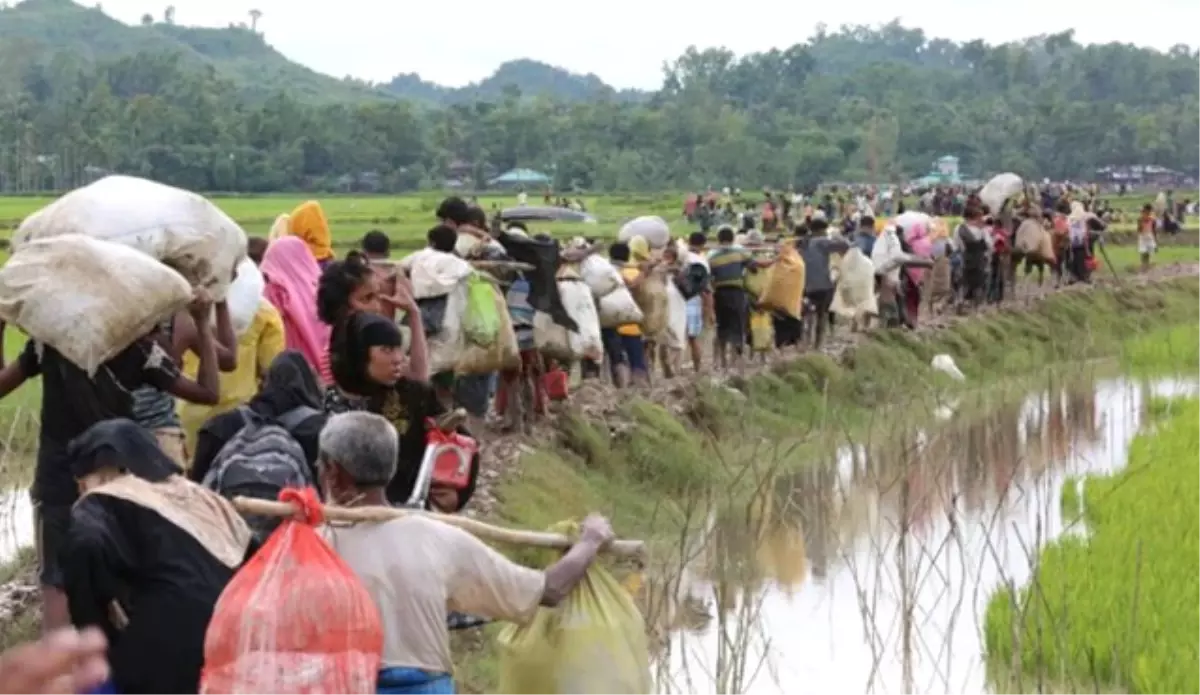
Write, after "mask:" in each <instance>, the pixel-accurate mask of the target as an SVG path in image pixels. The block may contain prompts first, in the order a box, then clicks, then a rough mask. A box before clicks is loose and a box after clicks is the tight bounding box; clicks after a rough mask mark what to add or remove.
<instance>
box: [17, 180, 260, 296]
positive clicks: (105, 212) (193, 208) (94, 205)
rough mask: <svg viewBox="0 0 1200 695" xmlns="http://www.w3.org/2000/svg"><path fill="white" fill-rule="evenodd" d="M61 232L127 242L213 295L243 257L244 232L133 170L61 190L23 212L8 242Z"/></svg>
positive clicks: (197, 199)
mask: <svg viewBox="0 0 1200 695" xmlns="http://www.w3.org/2000/svg"><path fill="white" fill-rule="evenodd" d="M63 234H82V235H85V236H90V237H94V238H96V239H104V240H105V241H112V242H116V243H119V244H125V245H126V246H131V247H133V248H135V249H137V250H139V251H141V252H143V253H146V254H149V255H151V256H153V257H154V258H157V259H158V260H160V261H162V262H164V263H166V264H167V265H170V266H171V267H172V268H174V269H175V270H177V271H179V272H180V274H182V275H183V277H184V278H185V279H187V281H188V282H190V283H191V284H192V285H193V286H195V287H204V288H206V289H208V291H209V292H210V293H211V294H212V296H213V299H216V300H218V301H219V300H222V299H224V298H225V294H226V292H227V291H228V290H229V283H230V280H231V278H232V277H233V269H234V267H236V266H237V264H238V263H240V262H241V260H242V259H243V258H245V257H246V233H245V232H244V231H242V228H241V227H239V226H238V224H237V222H234V221H233V220H232V219H230V217H229V216H228V215H226V214H225V213H224V212H222V211H221V209H220V208H218V207H217V206H216V205H213V204H212V203H211V202H209V200H208V199H206V198H205V197H204V196H201V195H199V194H196V193H192V192H191V191H185V190H183V189H182V188H175V187H173V186H167V185H166V184H161V183H157V182H155V181H148V180H146V179H139V178H136V177H133V176H106V177H104V178H102V179H100V180H99V181H96V182H95V183H92V184H89V185H87V186H84V187H83V188H77V189H75V190H73V191H71V192H70V193H67V194H66V195H64V196H63V197H61V198H59V199H58V200H56V201H54V202H53V203H50V204H49V205H47V206H46V207H44V208H42V209H41V210H39V211H37V212H35V213H33V214H32V215H30V216H29V217H26V218H25V221H24V222H22V223H21V226H20V227H18V228H17V231H16V232H14V233H13V236H12V245H13V248H14V249H19V248H20V247H21V245H22V244H24V243H26V242H28V241H30V240H32V239H44V238H47V237H51V236H60V235H63Z"/></svg>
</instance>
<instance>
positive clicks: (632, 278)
mask: <svg viewBox="0 0 1200 695" xmlns="http://www.w3.org/2000/svg"><path fill="white" fill-rule="evenodd" d="M641 274H642V271H640V270H638V269H637V268H634V267H632V266H627V267H624V268H621V277H622V278H624V279H625V284H626V285H628V284H629V283H631V282H636V281H637V279H638V277H640V276H641ZM641 334H642V327H641V326H639V325H638V324H636V323H627V324H625V325H624V326H617V335H641Z"/></svg>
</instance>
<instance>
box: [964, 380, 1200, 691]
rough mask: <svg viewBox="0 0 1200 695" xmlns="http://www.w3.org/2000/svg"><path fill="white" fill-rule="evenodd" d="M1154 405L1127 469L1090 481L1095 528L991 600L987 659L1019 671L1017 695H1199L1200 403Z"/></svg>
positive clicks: (1050, 551)
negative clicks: (1046, 692) (1066, 691)
mask: <svg viewBox="0 0 1200 695" xmlns="http://www.w3.org/2000/svg"><path fill="white" fill-rule="evenodd" d="M1149 410H1150V413H1151V415H1152V416H1153V417H1154V418H1155V419H1156V422H1154V423H1152V424H1151V425H1150V428H1149V429H1147V430H1146V431H1144V432H1142V433H1141V434H1139V435H1138V436H1137V437H1136V438H1135V439H1134V441H1133V444H1132V446H1131V447H1130V452H1129V464H1128V467H1127V468H1125V469H1124V470H1122V471H1120V472H1119V473H1117V474H1115V475H1112V476H1091V477H1088V478H1087V479H1086V481H1085V485H1084V494H1083V505H1082V506H1083V511H1082V520H1083V522H1084V523H1085V524H1086V527H1087V529H1088V533H1087V534H1077V535H1068V536H1065V537H1062V538H1060V539H1059V540H1056V541H1055V542H1053V543H1051V544H1050V545H1048V546H1047V547H1045V548H1044V549H1043V550H1042V552H1041V556H1040V560H1039V562H1038V565H1037V568H1036V570H1035V573H1034V576H1033V579H1032V580H1031V581H1030V583H1029V584H1028V585H1027V586H1025V587H1022V588H1021V589H1019V590H1016V591H1014V590H1013V589H1011V588H1005V589H1002V590H1000V591H998V592H997V593H996V594H995V595H994V596H993V598H992V599H991V601H990V603H989V605H988V610H987V616H986V622H985V639H986V645H987V650H988V655H989V658H990V659H991V660H992V662H993V664H994V665H995V666H996V667H997V668H1006V669H1010V670H1011V672H1013V673H1019V674H1021V676H1022V677H1023V680H1024V681H1025V682H1024V683H1021V682H1019V681H1017V682H1015V683H1014V692H1021V691H1028V690H1030V689H1031V687H1032V686H1033V684H1034V683H1036V682H1038V681H1039V680H1046V681H1049V682H1055V683H1060V684H1065V685H1068V686H1072V689H1073V690H1074V691H1076V692H1097V691H1100V692H1104V691H1105V689H1111V690H1112V691H1113V692H1134V693H1194V692H1198V691H1200V677H1198V675H1197V670H1196V663H1197V660H1198V658H1200V639H1198V638H1197V631H1196V625H1197V622H1198V621H1200V605H1198V602H1197V595H1198V593H1200V580H1198V579H1197V574H1196V548H1197V545H1198V544H1200V522H1198V516H1200V504H1198V502H1197V496H1196V487H1197V464H1196V452H1197V449H1198V448H1200V402H1197V401H1196V400H1194V399H1190V400H1186V401H1170V402H1164V401H1161V400H1159V401H1156V402H1155V403H1154V404H1153V405H1152V407H1151V408H1150V409H1149ZM1009 678H1010V679H1011V678H1012V676H1009Z"/></svg>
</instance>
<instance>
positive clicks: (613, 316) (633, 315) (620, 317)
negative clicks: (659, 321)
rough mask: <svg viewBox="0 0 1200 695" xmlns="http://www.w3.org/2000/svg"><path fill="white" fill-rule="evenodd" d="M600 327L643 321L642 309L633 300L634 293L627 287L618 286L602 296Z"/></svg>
mask: <svg viewBox="0 0 1200 695" xmlns="http://www.w3.org/2000/svg"><path fill="white" fill-rule="evenodd" d="M599 305H600V327H601V328H616V327H617V326H624V325H625V324H627V323H641V322H642V310H641V309H639V308H638V305H637V302H635V301H633V294H631V293H630V292H629V290H628V289H627V288H625V287H618V288H617V289H616V290H614V291H612V292H609V293H608V294H606V295H604V296H603V297H601V298H600V301H599Z"/></svg>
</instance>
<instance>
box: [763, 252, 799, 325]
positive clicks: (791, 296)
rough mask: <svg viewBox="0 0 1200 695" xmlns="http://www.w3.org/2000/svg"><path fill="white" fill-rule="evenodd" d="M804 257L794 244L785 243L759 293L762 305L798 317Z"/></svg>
mask: <svg viewBox="0 0 1200 695" xmlns="http://www.w3.org/2000/svg"><path fill="white" fill-rule="evenodd" d="M804 281H805V267H804V258H803V257H801V256H800V252H799V251H797V250H796V247H795V246H792V245H791V244H787V245H786V246H784V247H783V248H782V249H781V250H780V251H779V257H778V258H777V259H775V263H774V264H773V265H772V266H771V268H770V272H769V273H767V285H766V287H765V288H764V289H763V292H762V294H761V295H759V303H761V304H762V305H763V306H764V307H767V308H770V309H774V310H776V311H780V312H783V313H784V314H787V315H788V316H792V317H794V318H800V314H801V310H802V309H803V304H804Z"/></svg>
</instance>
